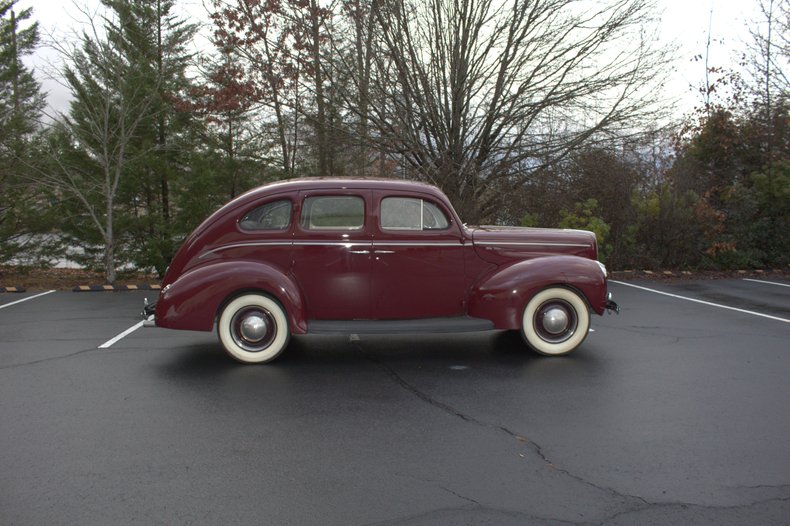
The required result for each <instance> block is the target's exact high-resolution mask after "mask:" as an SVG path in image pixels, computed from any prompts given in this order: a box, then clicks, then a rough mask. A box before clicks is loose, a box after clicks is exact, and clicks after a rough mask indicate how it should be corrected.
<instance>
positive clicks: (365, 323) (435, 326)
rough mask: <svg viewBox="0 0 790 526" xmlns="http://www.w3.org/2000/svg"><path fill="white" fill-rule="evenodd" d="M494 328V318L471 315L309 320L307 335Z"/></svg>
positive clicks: (445, 331)
mask: <svg viewBox="0 0 790 526" xmlns="http://www.w3.org/2000/svg"><path fill="white" fill-rule="evenodd" d="M493 329H494V323H493V322H492V321H490V320H484V319H481V318H471V317H469V316H458V317H453V318H424V319H418V320H337V321H336V320H310V321H308V322H307V332H308V334H399V333H415V332H429V333H430V332H432V333H449V332H480V331H490V330H493Z"/></svg>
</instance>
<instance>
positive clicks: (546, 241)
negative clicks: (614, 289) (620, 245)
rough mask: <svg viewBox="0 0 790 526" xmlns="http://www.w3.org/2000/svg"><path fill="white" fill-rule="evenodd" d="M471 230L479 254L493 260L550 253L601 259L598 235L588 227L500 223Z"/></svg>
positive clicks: (498, 260)
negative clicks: (524, 225) (575, 227)
mask: <svg viewBox="0 0 790 526" xmlns="http://www.w3.org/2000/svg"><path fill="white" fill-rule="evenodd" d="M469 230H470V231H471V234H472V241H473V243H474V245H475V250H476V251H477V253H478V254H479V255H480V257H482V258H483V259H485V260H487V261H490V262H492V263H497V264H502V263H505V262H507V261H509V260H512V259H531V258H533V257H540V256H551V255H572V256H581V257H585V258H589V259H597V258H598V245H597V242H596V239H595V234H594V233H592V232H589V231H587V230H570V229H557V228H527V227H500V226H477V227H471V228H469Z"/></svg>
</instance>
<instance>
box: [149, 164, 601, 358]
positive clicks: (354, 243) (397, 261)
mask: <svg viewBox="0 0 790 526" xmlns="http://www.w3.org/2000/svg"><path fill="white" fill-rule="evenodd" d="M597 256H598V247H597V243H596V239H595V235H594V234H593V233H591V232H586V231H579V230H554V229H539V228H504V227H467V226H465V225H464V224H462V223H461V220H460V219H459V218H458V215H457V214H456V212H455V210H453V207H452V205H451V204H450V202H449V200H448V199H447V197H446V196H445V195H444V194H443V193H442V192H441V191H439V190H438V189H437V188H435V187H433V186H430V185H427V184H422V183H416V182H411V181H401V180H385V179H376V180H370V179H302V180H290V181H283V182H278V183H273V184H269V185H266V186H262V187H260V188H258V189H256V190H253V191H251V192H248V193H246V194H244V195H242V196H240V197H238V198H236V199H234V200H233V201H231V202H230V203H228V204H226V205H225V206H223V207H222V208H221V209H220V210H218V211H217V212H215V213H214V214H213V215H212V216H211V217H209V218H208V219H206V220H205V221H204V222H203V223H202V224H201V225H200V226H199V227H198V228H197V229H196V230H195V231H194V232H193V233H192V234H191V235H190V236H189V237H188V238H187V240H186V241H185V242H184V244H183V246H182V247H181V248H180V249H179V251H178V253H177V254H176V256H175V257H174V259H173V261H172V263H171V264H170V267H169V268H168V271H167V273H166V275H165V278H164V281H163V283H162V291H161V293H160V295H159V299H158V301H157V302H156V304H155V305H151V306H150V307H149V308H147V313H149V314H150V313H154V312H155V317H154V323H155V325H156V326H158V327H166V328H170V329H181V330H195V331H211V330H213V328H214V326H215V325H216V327H217V333H218V335H219V340H220V342H221V343H222V346H223V347H224V348H225V350H226V351H227V352H228V354H230V355H231V356H232V357H233V358H235V359H236V360H239V361H241V362H244V363H260V362H268V361H271V360H273V359H274V358H276V357H277V356H278V355H279V354H280V353H281V352H282V351H283V349H285V347H286V346H287V344H288V340H289V337H290V335H291V334H307V333H310V334H320V333H349V334H353V333H357V334H358V333H403V332H407V333H417V332H436V333H441V332H465V331H484V330H492V329H514V330H518V331H520V332H521V334H522V336H523V337H524V339H525V340H526V342H527V344H529V346H530V347H532V348H533V349H534V350H536V351H537V352H539V353H542V354H548V355H560V354H566V353H568V352H570V351H572V350H573V349H575V348H577V347H578V346H579V344H581V343H582V341H583V340H584V338H585V337H586V336H587V332H588V330H589V327H590V311H592V312H595V313H596V314H603V312H604V310H606V309H607V308H608V309H614V310H616V309H617V305H616V304H615V303H614V302H612V301H611V297H610V295H608V294H607V290H606V268H605V267H604V265H603V264H601V263H599V262H598V261H597ZM149 323H150V322H149Z"/></svg>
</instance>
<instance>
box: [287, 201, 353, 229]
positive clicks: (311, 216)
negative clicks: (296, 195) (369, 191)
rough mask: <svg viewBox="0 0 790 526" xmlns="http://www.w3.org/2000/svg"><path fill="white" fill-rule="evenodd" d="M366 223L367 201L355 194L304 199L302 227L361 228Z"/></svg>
mask: <svg viewBox="0 0 790 526" xmlns="http://www.w3.org/2000/svg"><path fill="white" fill-rule="evenodd" d="M364 223H365V201H364V200H363V199H362V198H361V197H357V196H353V195H337V196H316V197H308V198H307V199H305V200H304V206H303V207H302V220H301V225H302V228H305V229H309V230H359V229H361V228H362V225H363V224H364Z"/></svg>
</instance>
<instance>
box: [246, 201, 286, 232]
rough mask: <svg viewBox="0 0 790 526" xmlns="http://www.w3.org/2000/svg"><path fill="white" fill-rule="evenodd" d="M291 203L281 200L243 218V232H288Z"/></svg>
mask: <svg viewBox="0 0 790 526" xmlns="http://www.w3.org/2000/svg"><path fill="white" fill-rule="evenodd" d="M291 208H292V205H291V201H290V200H288V199H281V200H279V201H272V202H271V203H266V204H265V205H261V206H259V207H258V208H256V209H254V210H252V211H251V212H248V213H247V215H245V216H244V217H242V218H241V221H239V226H240V227H241V228H242V230H286V229H287V228H288V226H289V225H290V224H291Z"/></svg>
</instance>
